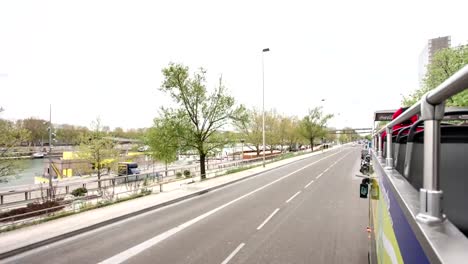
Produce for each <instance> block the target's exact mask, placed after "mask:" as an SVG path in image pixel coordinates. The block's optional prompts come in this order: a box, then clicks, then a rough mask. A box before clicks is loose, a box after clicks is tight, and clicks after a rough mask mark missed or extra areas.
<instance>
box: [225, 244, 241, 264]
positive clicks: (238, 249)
mask: <svg viewBox="0 0 468 264" xmlns="http://www.w3.org/2000/svg"><path fill="white" fill-rule="evenodd" d="M244 246H245V243H241V244H240V245H239V246H237V248H236V249H234V251H233V252H232V253H231V254H230V255H229V256H228V257H227V258H226V259H225V260H224V261H223V262H221V264H227V263H228V262H229V261H230V260H231V259H232V258H233V257H234V256H235V255H236V254H237V253H238V252H239V251H240V250H241V249H242V248H243V247H244Z"/></svg>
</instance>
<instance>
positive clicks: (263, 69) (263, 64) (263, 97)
mask: <svg viewBox="0 0 468 264" xmlns="http://www.w3.org/2000/svg"><path fill="white" fill-rule="evenodd" d="M268 51H270V49H269V48H266V49H263V50H262V139H263V168H265V63H264V58H263V57H264V55H263V54H265V52H268Z"/></svg>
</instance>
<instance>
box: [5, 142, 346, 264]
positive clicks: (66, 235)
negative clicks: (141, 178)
mask: <svg viewBox="0 0 468 264" xmlns="http://www.w3.org/2000/svg"><path fill="white" fill-rule="evenodd" d="M336 149H338V148H336ZM328 152H330V151H327V152H325V153H328ZM325 153H323V152H322V153H319V154H317V155H316V156H318V155H321V154H325ZM312 157H313V156H312ZM308 158H311V157H304V158H301V159H298V160H295V161H293V162H290V163H286V164H283V165H280V166H278V167H274V168H270V169H267V170H264V171H261V172H256V173H254V174H251V175H248V176H245V177H242V178H239V179H236V180H233V181H229V182H226V183H223V184H220V185H217V186H213V187H209V188H206V189H203V190H200V191H196V192H194V193H191V194H188V195H185V196H181V197H179V198H175V199H172V200H169V201H166V202H163V203H160V204H156V205H153V206H150V207H147V208H144V209H141V210H138V211H135V212H132V213H128V214H125V215H121V216H118V217H116V218H112V219H108V220H105V221H103V222H100V223H97V224H93V225H90V226H87V227H83V228H80V229H77V230H74V231H71V232H68V233H64V234H61V235H58V236H55V237H51V238H48V239H45V240H42V241H39V242H35V243H32V244H29V245H27V246H22V247H19V248H16V249H13V250H10V251H6V252H3V253H0V260H2V259H6V258H9V257H12V256H14V255H18V254H21V253H24V252H27V251H30V250H32V249H36V248H39V247H42V246H45V245H48V244H52V243H54V242H57V241H60V240H64V239H67V238H70V237H73V236H77V235H80V234H83V233H86V232H88V231H91V230H94V229H98V228H101V227H104V226H107V225H110V224H113V223H116V222H119V221H122V220H125V219H128V218H131V217H134V216H137V215H141V214H144V213H147V212H150V211H153V210H156V209H159V208H162V207H165V206H168V205H171V204H175V203H178V202H181V201H184V200H188V199H190V198H193V197H197V196H200V195H203V194H205V193H208V192H211V191H214V190H217V189H221V188H223V187H225V186H228V185H231V184H234V183H237V182H240V181H243V180H246V179H249V178H252V177H255V176H258V175H259V174H262V173H266V172H269V171H272V170H275V169H278V168H282V167H284V166H287V165H290V164H293V163H296V162H299V161H302V160H305V159H308Z"/></svg>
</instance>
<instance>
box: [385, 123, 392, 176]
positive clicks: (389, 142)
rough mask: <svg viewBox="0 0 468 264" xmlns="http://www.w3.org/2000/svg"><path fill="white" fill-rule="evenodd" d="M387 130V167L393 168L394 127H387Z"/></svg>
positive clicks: (388, 168)
mask: <svg viewBox="0 0 468 264" xmlns="http://www.w3.org/2000/svg"><path fill="white" fill-rule="evenodd" d="M386 132H387V149H386V151H387V153H386V159H385V169H386V170H392V169H393V157H392V154H393V153H392V129H391V128H390V127H387V128H386Z"/></svg>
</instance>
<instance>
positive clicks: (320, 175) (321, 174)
mask: <svg viewBox="0 0 468 264" xmlns="http://www.w3.org/2000/svg"><path fill="white" fill-rule="evenodd" d="M349 153H351V152H349ZM349 153H346V154H345V155H344V156H343V157H342V158H341V159H339V160H337V161H335V163H333V164H332V165H331V166H330V167H328V168H326V169H325V170H324V171H323V172H322V173H320V174H319V175H318V176H317V177H315V179H318V178H320V177H322V176H323V174H324V173H325V172H327V171H328V170H329V169H331V168H332V167H333V166H335V165H336V164H337V163H338V162H340V161H341V160H342V159H344V158H345V157H346V156H348V154H349ZM312 182H313V181H312ZM312 182H310V183H309V184H307V185H306V188H307V186H309V185H310V184H311V183H312Z"/></svg>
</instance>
